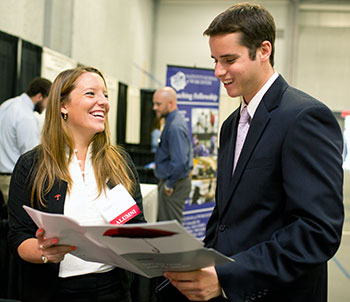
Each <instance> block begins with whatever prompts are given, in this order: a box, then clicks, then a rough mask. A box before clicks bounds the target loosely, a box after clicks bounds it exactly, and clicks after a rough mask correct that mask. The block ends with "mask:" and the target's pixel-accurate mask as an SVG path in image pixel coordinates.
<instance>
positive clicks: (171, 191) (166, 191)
mask: <svg viewBox="0 0 350 302" xmlns="http://www.w3.org/2000/svg"><path fill="white" fill-rule="evenodd" d="M173 192H174V189H173V188H168V187H167V186H166V184H164V193H165V194H166V195H168V196H171V194H173Z"/></svg>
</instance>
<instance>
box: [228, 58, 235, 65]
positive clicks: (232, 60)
mask: <svg viewBox="0 0 350 302" xmlns="http://www.w3.org/2000/svg"><path fill="white" fill-rule="evenodd" d="M234 62H235V59H226V63H227V64H232V63H234Z"/></svg>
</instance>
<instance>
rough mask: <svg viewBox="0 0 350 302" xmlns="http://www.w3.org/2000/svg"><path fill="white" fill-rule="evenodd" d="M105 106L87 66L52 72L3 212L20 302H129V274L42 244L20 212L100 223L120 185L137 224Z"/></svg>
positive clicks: (131, 185) (129, 174)
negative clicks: (36, 130)
mask: <svg viewBox="0 0 350 302" xmlns="http://www.w3.org/2000/svg"><path fill="white" fill-rule="evenodd" d="M108 111H109V102H108V95H107V87H106V82H105V80H104V77H103V75H102V74H101V73H100V72H99V71H98V70H97V69H95V68H92V67H78V68H75V69H70V70H66V71H64V72H62V73H61V74H59V75H58V76H57V78H56V80H55V81H54V83H53V85H52V88H51V91H50V94H49V99H48V105H47V112H46V119H45V123H44V128H43V132H42V142H41V145H39V146H37V147H36V148H35V149H33V150H32V151H29V152H28V153H26V154H24V155H23V156H21V157H20V159H19V160H18V162H17V164H16V167H15V169H14V172H13V175H12V179H11V185H10V194H9V201H8V209H9V215H10V219H9V222H10V231H9V243H10V247H11V249H12V251H14V252H15V253H18V255H19V257H20V259H21V261H20V262H21V271H22V278H21V279H22V281H23V284H22V301H35V302H38V301H79V302H84V301H106V302H107V301H119V302H121V301H123V302H124V301H131V300H130V291H129V288H130V281H131V278H132V274H131V273H130V272H127V271H125V270H122V269H120V268H116V267H113V266H110V265H107V264H104V263H96V262H88V261H84V260H82V259H80V258H78V257H75V256H73V255H72V254H70V252H71V251H72V250H74V249H75V248H76V247H79V242H77V243H76V246H67V245H60V243H59V240H60V239H59V238H46V237H45V230H42V229H38V228H37V227H36V225H35V224H34V222H33V221H32V220H31V218H30V217H29V216H28V215H27V214H26V212H25V211H24V210H23V207H22V206H23V205H28V206H31V207H33V208H36V209H39V210H41V211H45V212H50V213H62V214H64V215H67V216H69V217H72V218H74V219H75V220H77V221H78V222H79V223H80V224H82V225H84V224H86V225H87V224H105V223H107V222H108V221H107V220H106V219H105V218H104V215H103V214H104V213H103V212H100V210H99V209H98V203H99V202H111V203H112V202H118V201H115V200H109V199H108V194H107V193H108V191H109V190H111V189H112V188H113V187H114V186H116V185H118V184H122V185H123V186H124V187H125V188H126V189H127V190H128V191H129V193H130V194H131V195H132V196H133V198H134V199H135V201H136V203H137V205H138V207H139V208H140V210H141V214H139V215H138V216H136V217H135V218H133V219H132V220H130V222H132V223H135V222H144V216H143V214H142V196H141V192H140V186H139V181H138V177H137V173H136V169H135V167H134V165H133V163H132V161H131V159H130V157H129V156H128V155H127V154H126V153H125V152H124V151H123V150H122V149H120V148H118V147H116V146H112V145H111V143H110V132H109V128H108Z"/></svg>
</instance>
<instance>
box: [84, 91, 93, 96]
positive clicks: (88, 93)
mask: <svg viewBox="0 0 350 302" xmlns="http://www.w3.org/2000/svg"><path fill="white" fill-rule="evenodd" d="M85 94H87V95H92V96H94V95H95V94H94V93H93V92H92V91H88V92H86V93H85Z"/></svg>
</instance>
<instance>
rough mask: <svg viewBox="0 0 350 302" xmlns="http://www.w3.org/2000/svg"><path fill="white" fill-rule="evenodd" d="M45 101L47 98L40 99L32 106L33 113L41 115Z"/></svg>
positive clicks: (44, 107) (45, 104)
mask: <svg viewBox="0 0 350 302" xmlns="http://www.w3.org/2000/svg"><path fill="white" fill-rule="evenodd" d="M47 99H48V97H46V98H42V99H41V100H40V101H38V102H37V103H36V104H35V106H34V111H36V112H38V113H39V114H40V113H42V112H43V111H44V109H46V106H47Z"/></svg>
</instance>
